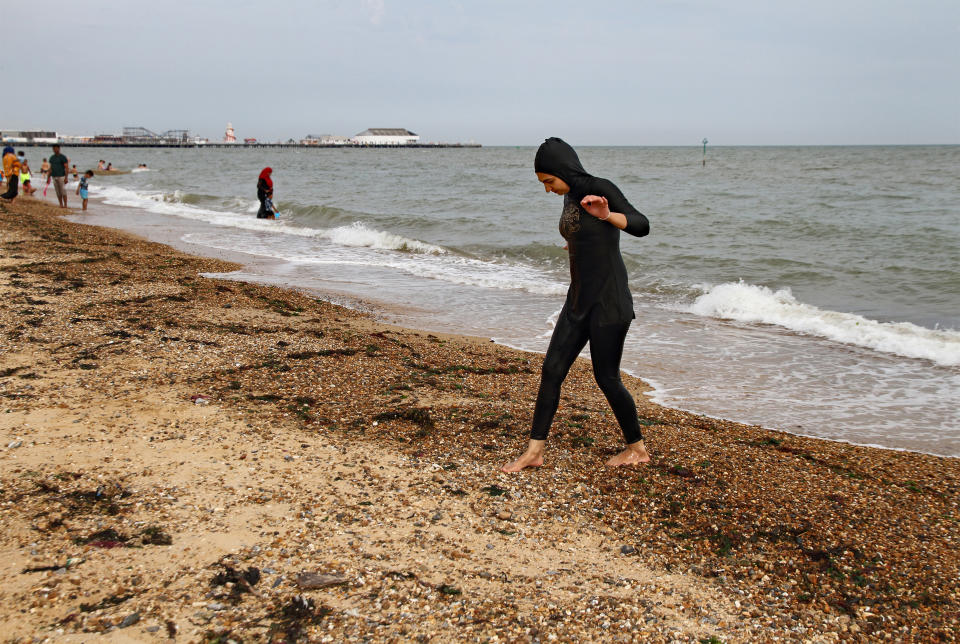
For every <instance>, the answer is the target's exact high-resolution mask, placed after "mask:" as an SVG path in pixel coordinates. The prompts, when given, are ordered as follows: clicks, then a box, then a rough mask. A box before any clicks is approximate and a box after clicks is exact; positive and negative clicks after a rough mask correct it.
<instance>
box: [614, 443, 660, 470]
mask: <svg viewBox="0 0 960 644" xmlns="http://www.w3.org/2000/svg"><path fill="white" fill-rule="evenodd" d="M649 462H650V454H648V453H647V448H646V447H644V446H643V441H637V442H636V443H630V444H629V445H627V448H626V449H625V450H623V451H622V452H620V453H619V454H617V455H616V456H611V457H610V460H608V461H607V467H619V466H620V465H640V464H641V463H649Z"/></svg>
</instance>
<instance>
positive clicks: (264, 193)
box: [257, 168, 273, 219]
mask: <svg viewBox="0 0 960 644" xmlns="http://www.w3.org/2000/svg"><path fill="white" fill-rule="evenodd" d="M272 173H273V168H264V169H263V170H261V171H260V177H259V178H258V179H257V199H259V200H260V210H258V211H257V219H273V210H272V209H270V208H269V207H268V206H267V203H266V202H267V200H270V201H273V179H271V178H270V175H271V174H272Z"/></svg>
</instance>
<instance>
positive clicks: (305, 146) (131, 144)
mask: <svg viewBox="0 0 960 644" xmlns="http://www.w3.org/2000/svg"><path fill="white" fill-rule="evenodd" d="M4 143H5V144H6V145H12V146H13V147H24V148H35V147H43V148H48V147H50V146H52V145H55V143H54V142H50V141H10V142H7V141H4ZM56 145H60V146H63V147H64V148H231V149H237V150H244V149H253V148H257V149H260V148H277V149H288V148H289V149H297V150H309V149H311V148H322V149H327V150H329V149H331V148H344V149H350V150H354V149H366V148H376V149H383V148H389V149H395V150H403V149H406V148H418V149H424V148H479V147H482V146H481V145H480V144H479V143H405V144H403V145H395V144H376V143H261V142H257V143H195V142H192V141H177V142H172V143H166V142H161V141H148V142H140V141H83V142H80V143H71V142H68V141H59V142H56Z"/></svg>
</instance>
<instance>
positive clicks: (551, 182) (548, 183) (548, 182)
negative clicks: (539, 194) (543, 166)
mask: <svg viewBox="0 0 960 644" xmlns="http://www.w3.org/2000/svg"><path fill="white" fill-rule="evenodd" d="M537 179H538V180H539V181H540V183H542V184H543V187H544V189H545V190H546V191H547V192H553V193H555V194H558V195H565V194H567V193H568V192H570V186H568V185H567V182H566V181H564V180H563V179H561V178H560V177H555V176H553V175H552V174H547V173H546V172H538V173H537Z"/></svg>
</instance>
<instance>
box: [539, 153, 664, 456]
mask: <svg viewBox="0 0 960 644" xmlns="http://www.w3.org/2000/svg"><path fill="white" fill-rule="evenodd" d="M534 170H535V171H536V172H542V173H545V174H551V175H553V176H555V177H558V178H560V179H562V180H563V181H564V182H565V183H566V184H567V185H568V186H570V192H569V193H567V194H566V195H564V198H563V212H562V213H561V215H560V234H561V235H563V238H564V239H566V240H567V247H568V249H569V253H570V288H569V289H568V291H567V300H566V302H564V305H563V309H562V310H561V311H560V317H559V318H558V319H557V325H556V327H555V328H554V330H553V336H552V337H551V338H550V346H549V347H548V348H547V355H546V356H545V357H544V359H543V372H542V375H541V377H540V390H539V392H538V393H537V404H536V407H535V408H534V412H533V426H532V428H531V430H530V438H532V439H534V440H546V438H547V434H548V433H549V431H550V425H551V424H552V423H553V416H554V414H556V412H557V406H558V405H559V403H560V385H561V384H562V383H563V380H564V379H565V378H566V377H567V373H568V372H569V371H570V367H571V366H572V365H573V362H574V360H576V359H577V356H578V355H580V352H581V351H582V350H583V348H584V347H585V346H586V344H587V342H589V343H590V357H591V360H592V362H593V375H594V378H596V381H597V384H598V385H599V386H600V389H601V390H602V391H603V394H604V396H606V398H607V402H609V403H610V407H611V408H612V409H613V413H614V415H615V416H616V418H617V422H618V423H619V424H620V428H621V429H622V430H623V437H624V439H625V440H626V442H627V444H628V445H629V444H631V443H636V442H637V441H640V440H643V434H642V433H641V431H640V422H639V420H638V419H637V407H636V404H635V403H634V401H633V396H631V395H630V392H628V391H627V389H626V387H624V386H623V382H622V381H621V380H620V358H621V356H622V355H623V342H624V340H625V339H626V336H627V330H628V329H629V328H630V322H631V320H633V318H634V317H635V316H634V313H633V297H632V296H631V294H630V289H629V287H628V286H627V269H626V267H625V266H624V264H623V257H621V256H620V229H619V228H617V227H616V226H614V225H612V224H611V223H609V222H607V221H602V220H600V219H597V218H596V217H594V216H593V215H591V214H590V213H588V212H587V211H586V210H584V209H583V207H581V206H580V201H581V200H582V199H583V198H584V197H585V196H587V195H597V196H601V197H606V198H607V201H608V203H609V205H610V212H618V213H620V214H622V215H623V216H624V217H626V218H627V227H626V228H625V229H624V232H626V233H629V234H631V235H634V236H636V237H643V236H644V235H646V234H648V233H649V232H650V223H649V222H648V221H647V218H646V217H645V216H644V215H643V214H641V213H640V212H639V211H638V210H637V209H636V208H634V207H633V206H632V205H630V202H628V201H627V199H626V197H624V196H623V193H622V192H620V190H619V189H618V188H617V186H615V185H614V184H613V183H612V182H611V181H608V180H607V179H600V178H598V177H594V176H592V175H590V174H588V173H587V171H586V170H584V169H583V166H582V165H581V164H580V159H579V158H578V157H577V153H576V152H575V151H574V149H573V148H572V147H570V145H569V144H567V143H566V142H564V141H562V140H561V139H558V138H549V139H547V140H546V141H545V142H544V143H543V144H542V145H541V146H540V148H539V149H538V150H537V156H536V159H535V161H534Z"/></svg>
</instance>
